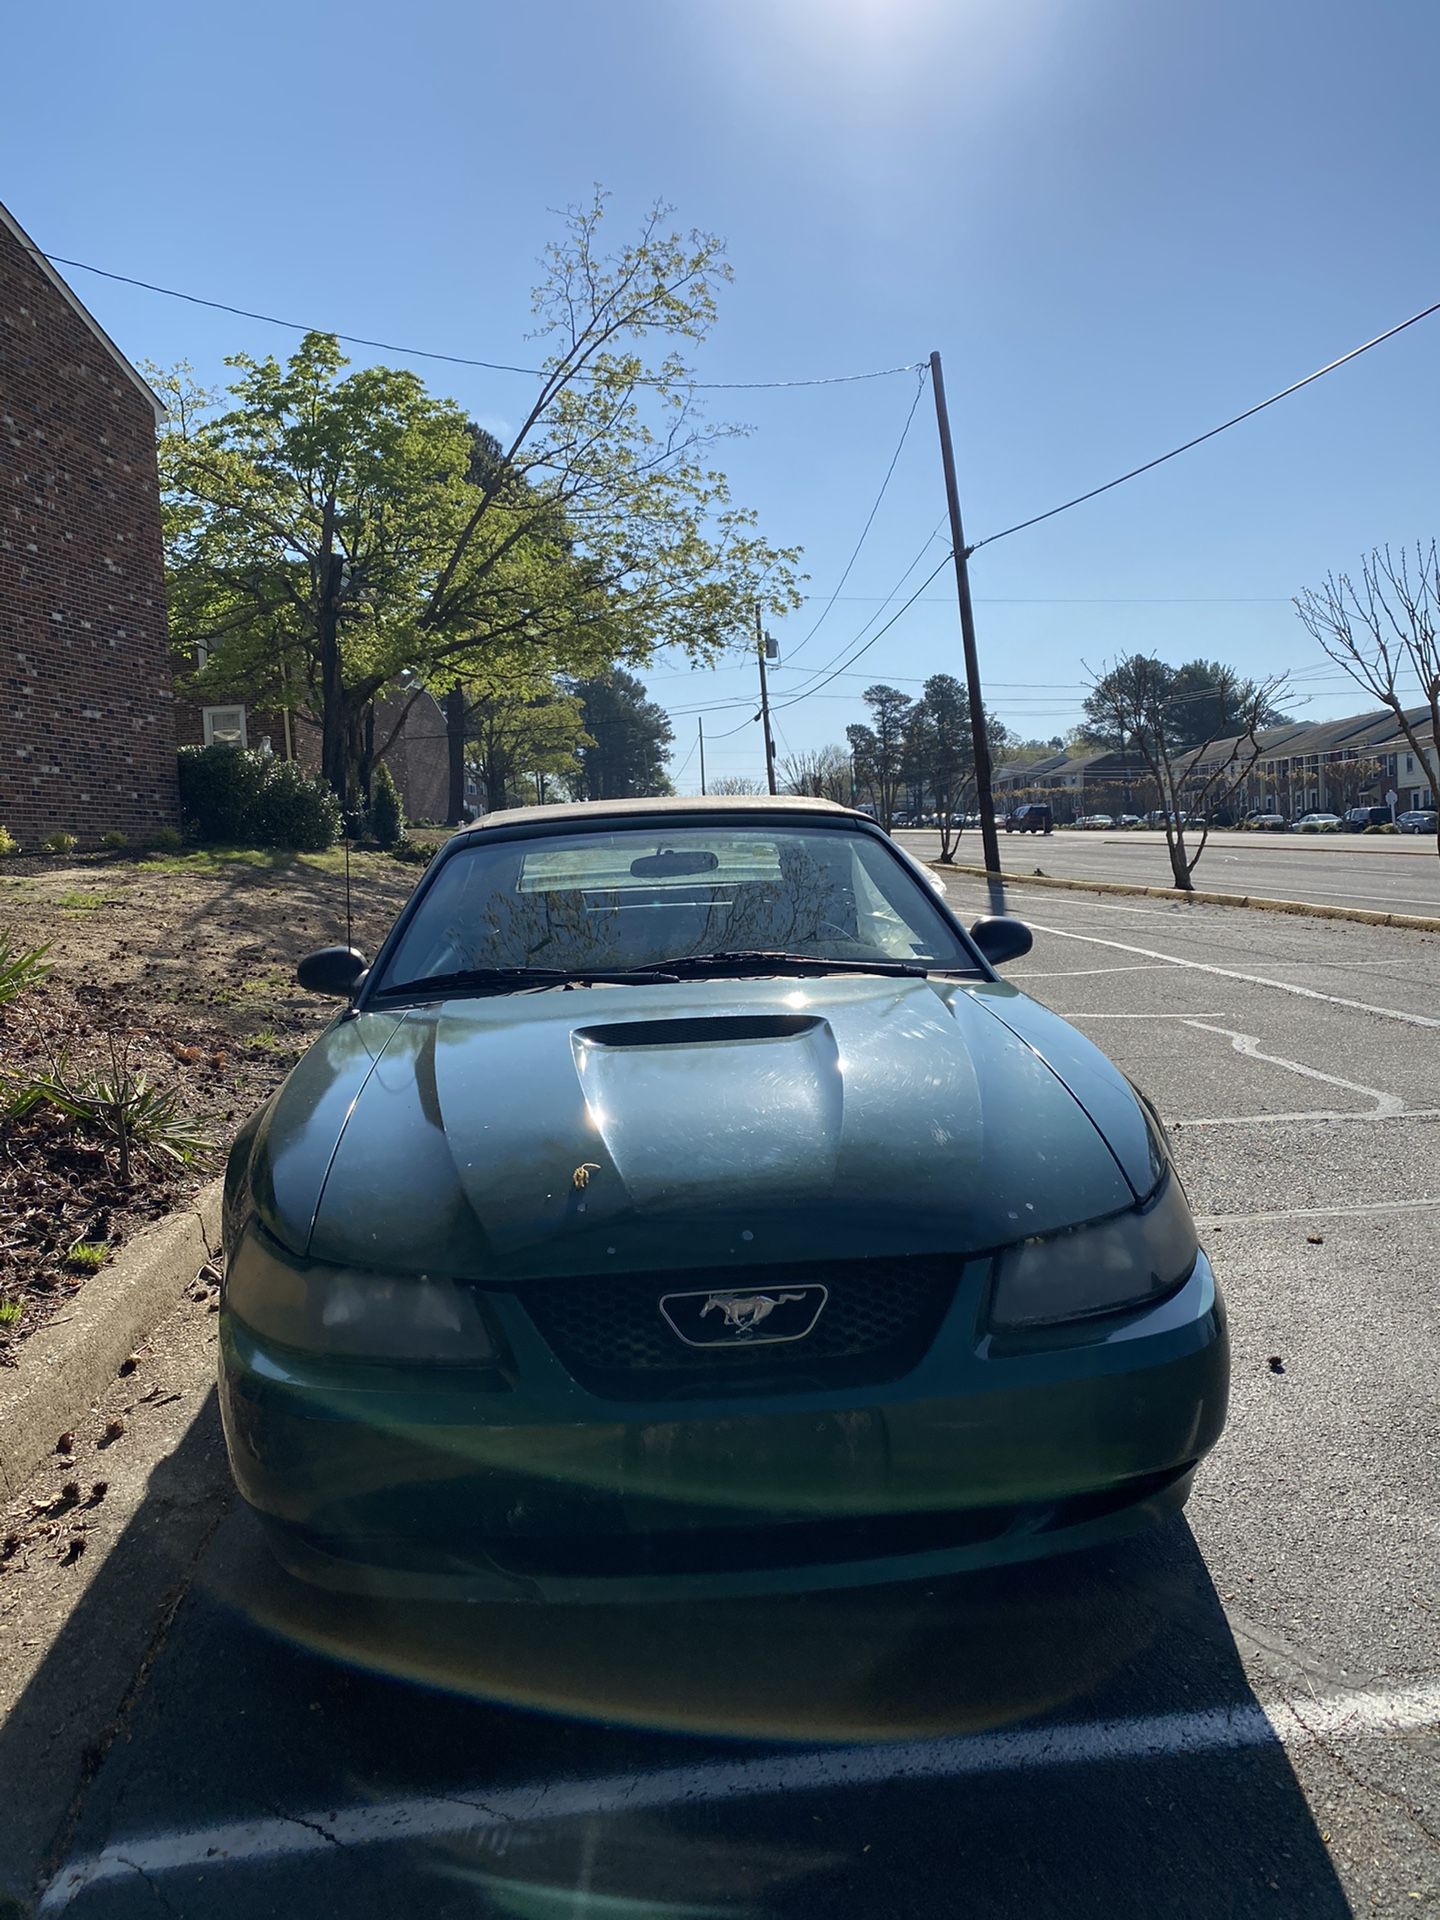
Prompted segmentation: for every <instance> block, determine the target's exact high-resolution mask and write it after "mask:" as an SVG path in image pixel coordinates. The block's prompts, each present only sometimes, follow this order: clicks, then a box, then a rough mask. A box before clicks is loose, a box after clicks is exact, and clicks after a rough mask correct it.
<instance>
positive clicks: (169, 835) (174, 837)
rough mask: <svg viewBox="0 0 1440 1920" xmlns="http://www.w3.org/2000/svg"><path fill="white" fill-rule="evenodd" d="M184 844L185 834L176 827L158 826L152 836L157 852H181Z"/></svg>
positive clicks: (151, 839) (152, 843)
mask: <svg viewBox="0 0 1440 1920" xmlns="http://www.w3.org/2000/svg"><path fill="white" fill-rule="evenodd" d="M184 844H185V837H184V835H183V834H182V833H180V831H179V830H178V829H177V828H175V827H157V828H156V829H155V831H154V833H152V834H151V836H150V845H151V846H152V847H153V848H154V849H155V851H156V853H179V851H180V849H181V848H182V847H183V846H184Z"/></svg>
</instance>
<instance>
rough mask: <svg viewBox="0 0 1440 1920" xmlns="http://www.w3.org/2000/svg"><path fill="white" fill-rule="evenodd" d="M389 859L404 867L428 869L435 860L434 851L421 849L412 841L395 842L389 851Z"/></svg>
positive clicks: (431, 848) (432, 848) (427, 848)
mask: <svg viewBox="0 0 1440 1920" xmlns="http://www.w3.org/2000/svg"><path fill="white" fill-rule="evenodd" d="M390 858H391V859H392V860H398V861H399V862H400V863H401V865H402V866H406V867H428V866H429V864H430V862H431V861H432V860H433V859H434V858H435V849H434V847H422V846H420V845H418V844H417V843H416V842H415V841H414V840H397V841H396V842H395V844H394V846H393V847H391V849H390Z"/></svg>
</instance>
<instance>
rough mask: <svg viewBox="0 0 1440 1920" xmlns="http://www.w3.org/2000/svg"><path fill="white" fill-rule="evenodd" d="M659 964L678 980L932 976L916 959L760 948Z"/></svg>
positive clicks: (683, 957) (697, 955)
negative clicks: (750, 976)
mask: <svg viewBox="0 0 1440 1920" xmlns="http://www.w3.org/2000/svg"><path fill="white" fill-rule="evenodd" d="M655 964H656V966H657V967H658V968H660V969H662V971H663V972H664V973H665V974H668V975H669V976H670V978H672V979H677V980H683V979H686V978H693V977H694V976H696V975H701V976H703V975H705V974H712V973H715V974H723V973H737V974H739V973H879V974H884V975H886V976H887V977H893V978H895V979H899V980H924V979H925V978H926V977H927V973H928V969H927V968H925V967H922V966H920V965H919V964H918V963H917V962H915V961H912V960H838V959H831V958H830V957H828V956H827V955H825V954H818V953H785V952H783V951H777V952H769V951H766V950H763V949H760V948H740V949H738V950H737V951H736V952H734V953H678V954H672V955H670V956H669V957H668V958H667V959H664V960H657V961H656V963H655Z"/></svg>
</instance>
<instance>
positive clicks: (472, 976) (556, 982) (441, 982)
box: [375, 967, 679, 1000]
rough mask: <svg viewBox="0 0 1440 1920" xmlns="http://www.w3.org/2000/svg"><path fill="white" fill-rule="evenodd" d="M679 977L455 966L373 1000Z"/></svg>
mask: <svg viewBox="0 0 1440 1920" xmlns="http://www.w3.org/2000/svg"><path fill="white" fill-rule="evenodd" d="M678 978H679V975H678V974H675V973H672V972H670V971H669V970H668V969H666V970H664V971H662V970H661V969H659V968H654V967H459V968H456V969H455V970H454V971H453V972H451V973H430V974H424V975H422V976H421V977H420V978H419V979H417V980H397V981H393V982H392V983H391V984H390V985H389V986H384V987H380V988H378V989H377V991H376V996H375V997H376V999H383V1000H388V999H391V998H392V997H393V998H398V997H399V996H400V995H402V994H410V995H414V994H421V993H512V992H515V991H518V990H519V989H521V988H524V987H569V986H586V987H588V986H595V985H600V986H612V985H613V986H623V987H635V986H642V987H643V986H663V985H665V984H666V983H667V982H672V981H674V980H677V979H678Z"/></svg>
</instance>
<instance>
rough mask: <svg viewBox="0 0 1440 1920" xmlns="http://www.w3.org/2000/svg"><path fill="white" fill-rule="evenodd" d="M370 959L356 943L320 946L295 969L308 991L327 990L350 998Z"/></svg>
mask: <svg viewBox="0 0 1440 1920" xmlns="http://www.w3.org/2000/svg"><path fill="white" fill-rule="evenodd" d="M369 965H370V963H369V961H368V960H367V959H366V958H365V956H364V954H363V953H361V952H360V951H359V950H358V949H357V948H355V947H317V948H316V950H315V952H314V953H307V954H306V956H305V958H304V959H303V960H302V961H301V962H300V964H299V966H298V967H297V968H296V969H295V978H296V979H297V980H298V981H299V982H300V985H301V986H302V987H304V989H305V991H306V992H307V993H328V994H330V995H331V996H332V997H333V998H334V999H336V1000H348V999H349V998H350V995H351V994H352V993H353V992H354V991H355V989H356V987H357V986H358V985H359V984H360V978H361V975H362V974H364V973H365V972H366V970H367V969H368V967H369Z"/></svg>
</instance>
